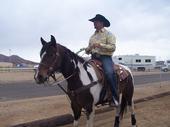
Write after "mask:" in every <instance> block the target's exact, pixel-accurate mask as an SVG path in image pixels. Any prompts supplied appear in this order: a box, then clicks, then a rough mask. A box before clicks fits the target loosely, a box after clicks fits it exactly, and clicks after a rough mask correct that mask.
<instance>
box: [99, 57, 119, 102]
mask: <svg viewBox="0 0 170 127" xmlns="http://www.w3.org/2000/svg"><path fill="white" fill-rule="evenodd" d="M99 60H100V61H101V62H102V64H103V69H104V73H105V77H106V79H107V81H108V83H109V85H111V90H112V96H114V98H115V99H116V100H117V101H118V93H117V82H116V73H115V71H114V69H113V64H114V62H113V61H112V57H111V56H106V55H100V57H99Z"/></svg>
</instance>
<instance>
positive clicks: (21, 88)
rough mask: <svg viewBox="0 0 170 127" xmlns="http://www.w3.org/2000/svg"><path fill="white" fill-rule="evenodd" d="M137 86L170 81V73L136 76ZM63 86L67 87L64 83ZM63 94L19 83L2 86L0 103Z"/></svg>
mask: <svg viewBox="0 0 170 127" xmlns="http://www.w3.org/2000/svg"><path fill="white" fill-rule="evenodd" d="M134 80H135V85H141V84H146V83H153V82H160V81H170V73H163V74H161V75H160V74H153V75H139V76H134ZM61 85H65V83H62V84H61ZM60 94H63V92H62V90H61V89H60V88H59V87H58V86H44V85H37V84H36V83H34V82H31V81H30V82H28V81H27V82H19V83H14V84H8V85H7V84H5V85H3V84H0V101H7V100H17V99H24V98H34V97H44V96H53V95H60Z"/></svg>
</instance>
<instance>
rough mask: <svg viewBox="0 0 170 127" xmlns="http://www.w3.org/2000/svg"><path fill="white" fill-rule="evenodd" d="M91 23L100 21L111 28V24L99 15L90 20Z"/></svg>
mask: <svg viewBox="0 0 170 127" xmlns="http://www.w3.org/2000/svg"><path fill="white" fill-rule="evenodd" d="M89 21H91V22H94V21H100V22H103V24H104V27H109V26H110V22H109V20H107V19H106V18H105V17H104V16H103V15H100V14H97V15H96V16H95V17H94V18H92V19H89Z"/></svg>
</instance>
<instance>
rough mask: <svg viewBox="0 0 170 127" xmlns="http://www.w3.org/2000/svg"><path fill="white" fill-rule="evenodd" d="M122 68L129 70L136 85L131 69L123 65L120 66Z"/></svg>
mask: <svg viewBox="0 0 170 127" xmlns="http://www.w3.org/2000/svg"><path fill="white" fill-rule="evenodd" d="M119 65H120V66H121V67H123V68H124V69H125V70H127V71H128V72H129V73H130V75H131V76H132V79H133V84H134V78H133V74H132V71H131V70H130V68H129V67H127V66H124V65H122V64H119Z"/></svg>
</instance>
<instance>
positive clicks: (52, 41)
mask: <svg viewBox="0 0 170 127" xmlns="http://www.w3.org/2000/svg"><path fill="white" fill-rule="evenodd" d="M51 43H52V44H53V45H54V46H55V45H56V44H57V43H56V40H55V37H54V36H53V35H51Z"/></svg>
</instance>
